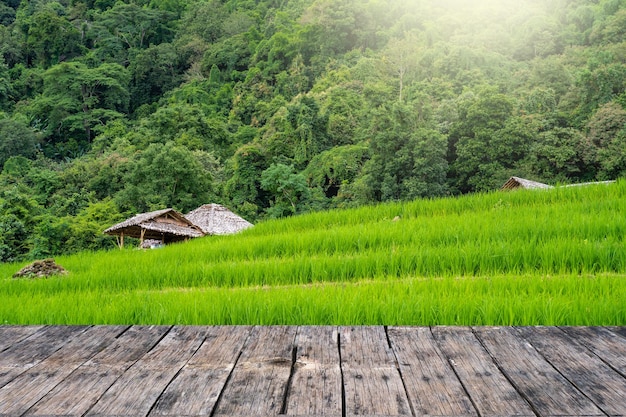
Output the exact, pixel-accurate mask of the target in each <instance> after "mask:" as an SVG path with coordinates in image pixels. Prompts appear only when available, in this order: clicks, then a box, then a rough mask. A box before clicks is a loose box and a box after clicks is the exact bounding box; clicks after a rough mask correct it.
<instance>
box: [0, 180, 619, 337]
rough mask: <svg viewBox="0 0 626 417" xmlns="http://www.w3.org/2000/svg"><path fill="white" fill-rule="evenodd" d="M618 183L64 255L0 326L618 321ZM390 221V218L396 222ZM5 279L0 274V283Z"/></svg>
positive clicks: (423, 204)
mask: <svg viewBox="0 0 626 417" xmlns="http://www.w3.org/2000/svg"><path fill="white" fill-rule="evenodd" d="M625 213H626V182H624V181H620V182H618V183H616V184H612V185H599V186H590V187H572V188H557V189H553V190H541V191H519V192H513V193H491V194H482V195H472V196H465V197H460V198H447V199H437V200H419V201H414V202H409V203H395V204H383V205H379V206H375V207H362V208H358V209H353V210H336V211H331V212H324V213H313V214H309V215H305V216H298V217H294V218H290V219H286V220H281V221H269V222H265V223H262V224H259V225H257V226H256V227H255V228H253V229H250V230H247V231H245V232H244V233H241V234H239V235H235V236H224V237H209V238H203V239H198V240H195V241H192V242H189V243H186V244H178V245H172V246H169V247H167V248H164V249H160V250H153V251H138V250H132V249H127V250H121V251H120V250H116V251H111V252H102V253H81V254H78V255H75V256H69V257H59V258H57V262H58V263H59V264H61V265H62V266H63V267H65V268H66V269H67V270H69V271H70V274H69V275H67V276H64V277H56V278H51V279H47V280H33V281H30V280H14V279H11V278H10V276H11V275H12V274H13V273H14V272H15V271H17V270H18V269H19V268H20V267H21V266H23V264H22V265H17V264H4V265H1V264H0V320H1V322H2V323H5V324H36V323H42V324H86V323H98V324H113V323H116V324H117V323H128V324H134V323H142V324H354V325H359V324H389V325H392V324H397V325H401V324H404V325H433V324H450V325H454V324H458V325H624V324H626V317H625V315H626V312H625V309H624V306H625V305H626V304H625V301H626V281H624V276H625V275H626V274H625V272H626V247H625V242H624V238H625V236H626V216H625V215H624V214H625ZM396 216H397V217H399V220H397V221H394V220H393V219H394V218H396ZM2 277H6V278H2Z"/></svg>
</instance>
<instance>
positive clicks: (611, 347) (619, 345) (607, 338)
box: [562, 327, 626, 377]
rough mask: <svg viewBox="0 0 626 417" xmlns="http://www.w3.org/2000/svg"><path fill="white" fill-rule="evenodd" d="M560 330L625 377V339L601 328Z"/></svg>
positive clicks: (566, 328) (567, 328) (568, 328)
mask: <svg viewBox="0 0 626 417" xmlns="http://www.w3.org/2000/svg"><path fill="white" fill-rule="evenodd" d="M562 330H564V331H565V333H567V334H568V335H570V337H571V338H573V339H574V340H576V341H578V342H579V343H580V344H583V345H585V346H586V347H587V349H589V350H591V351H592V352H593V353H595V354H596V356H598V357H599V358H601V359H602V360H603V361H604V362H606V363H607V364H608V365H609V366H611V367H612V368H613V369H615V370H616V371H618V372H619V373H620V374H621V375H622V376H623V377H626V354H625V352H626V338H623V337H620V336H618V335H617V334H615V333H613V332H611V331H610V330H607V329H604V328H602V327H565V328H563V329H562Z"/></svg>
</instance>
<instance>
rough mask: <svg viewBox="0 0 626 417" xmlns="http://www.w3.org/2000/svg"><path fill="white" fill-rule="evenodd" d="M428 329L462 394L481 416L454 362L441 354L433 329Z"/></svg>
mask: <svg viewBox="0 0 626 417" xmlns="http://www.w3.org/2000/svg"><path fill="white" fill-rule="evenodd" d="M429 329H430V335H431V336H432V338H433V340H434V341H435V345H436V346H437V348H438V349H439V352H441V354H442V355H443V356H444V358H445V360H446V361H447V362H448V365H449V366H450V368H451V369H452V372H454V375H455V376H456V379H458V380H459V383H460V384H461V388H462V389H463V392H464V393H465V396H466V397H467V398H468V399H469V401H470V402H471V403H472V407H474V410H476V412H477V413H478V415H479V416H480V415H481V414H480V408H479V407H478V404H476V401H475V400H474V398H472V396H471V395H470V393H469V391H468V389H467V386H465V382H464V381H463V379H462V378H461V376H460V375H459V372H458V371H457V369H456V366H455V364H454V361H453V360H452V359H451V358H449V357H447V356H446V355H445V353H444V352H443V350H442V347H441V344H440V343H439V341H438V340H437V338H436V337H435V333H434V332H433V327H432V326H430V327H429Z"/></svg>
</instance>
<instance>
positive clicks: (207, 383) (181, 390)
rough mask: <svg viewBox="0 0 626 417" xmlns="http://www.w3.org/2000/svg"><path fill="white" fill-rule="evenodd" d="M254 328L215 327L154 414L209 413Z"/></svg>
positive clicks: (158, 403) (203, 414)
mask: <svg viewBox="0 0 626 417" xmlns="http://www.w3.org/2000/svg"><path fill="white" fill-rule="evenodd" d="M250 330H251V327H243V326H242V327H211V328H209V329H208V331H207V334H206V338H205V340H204V343H202V346H200V349H198V351H197V352H196V354H195V355H194V356H193V357H192V358H191V359H190V360H189V362H187V364H186V365H185V366H184V367H183V369H182V370H181V371H180V373H179V374H178V376H177V377H176V378H175V379H174V381H172V383H171V384H170V385H169V386H168V387H167V389H166V390H165V392H164V393H163V395H162V396H161V398H159V400H158V402H157V404H156V407H155V409H154V410H153V411H152V412H151V413H150V415H151V416H152V415H155V416H181V415H183V416H209V415H211V412H212V411H213V408H214V407H215V404H216V403H217V400H218V398H219V395H220V393H221V392H222V390H223V389H224V386H225V385H226V381H227V379H228V376H229V375H230V373H231V372H232V370H233V368H234V366H235V363H236V362H237V359H238V358H239V354H240V352H241V350H242V349H243V346H244V344H245V342H246V340H247V339H248V336H249V334H250Z"/></svg>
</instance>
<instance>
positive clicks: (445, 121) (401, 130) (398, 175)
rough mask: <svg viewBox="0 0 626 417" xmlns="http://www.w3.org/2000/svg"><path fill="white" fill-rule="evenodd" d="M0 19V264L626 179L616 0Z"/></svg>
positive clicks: (140, 0) (9, 10)
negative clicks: (210, 212)
mask: <svg viewBox="0 0 626 417" xmlns="http://www.w3.org/2000/svg"><path fill="white" fill-rule="evenodd" d="M0 22H1V23H2V25H1V26H0V54H1V55H0V56H1V57H2V61H1V62H0V110H1V113H0V167H3V170H2V173H1V175H0V261H11V260H17V259H23V258H36V257H42V256H47V255H52V254H58V253H65V252H71V251H76V250H81V249H98V248H102V247H108V246H112V245H113V242H112V241H111V240H110V238H108V237H105V236H103V235H102V230H103V229H104V228H106V227H107V226H109V225H111V224H113V223H114V222H117V221H119V220H121V219H123V218H125V217H127V216H128V215H131V214H135V213H137V212H143V211H148V210H155V209H161V208H165V207H174V208H176V209H178V210H180V211H183V212H186V211H188V210H190V209H193V208H195V207H197V206H199V205H201V204H204V203H209V202H215V203H222V204H225V205H227V206H228V207H229V208H231V209H232V210H233V211H235V212H237V213H239V214H240V215H242V216H244V217H246V218H247V219H249V220H251V221H255V220H259V219H263V218H270V217H280V216H286V215H290V214H294V213H300V212H305V211H310V210H319V209H325V208H332V207H345V206H355V205H360V204H368V203H374V202H379V201H387V200H407V199H414V198H420V197H426V198H428V197H436V196H445V195H454V194H459V193H468V192H473V191H483V190H492V189H495V188H497V187H499V186H500V185H501V184H503V183H504V181H505V180H506V179H507V178H508V177H510V176H511V175H517V176H522V177H526V178H529V179H533V180H538V181H542V182H547V183H555V182H579V181H590V180H604V179H615V178H617V177H619V176H621V175H624V173H626V92H625V87H626V41H625V39H626V36H625V34H626V0H475V1H469V0H437V1H435V0H209V1H206V0H126V1H121V0H117V1H114V0H82V1H81V0H57V1H51V0H33V1H26V0H23V1H21V2H20V1H19V0H8V1H3V2H1V3H0Z"/></svg>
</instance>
